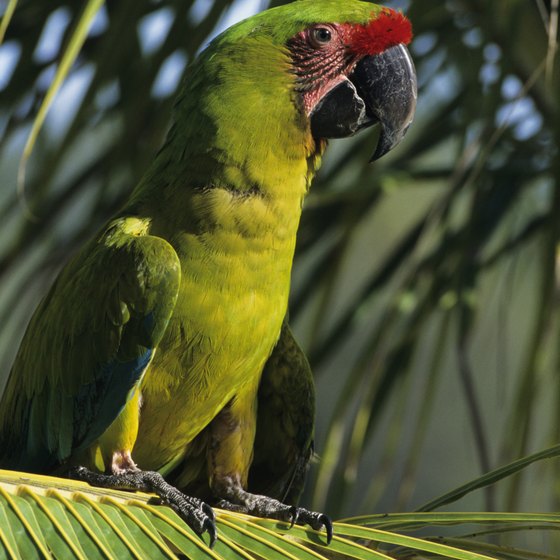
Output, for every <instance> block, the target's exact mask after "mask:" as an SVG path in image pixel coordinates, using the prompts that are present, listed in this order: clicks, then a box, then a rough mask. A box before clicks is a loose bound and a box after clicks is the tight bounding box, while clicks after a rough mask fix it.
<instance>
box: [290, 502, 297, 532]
mask: <svg viewBox="0 0 560 560" xmlns="http://www.w3.org/2000/svg"><path fill="white" fill-rule="evenodd" d="M289 513H290V518H291V519H290V529H291V528H292V527H293V526H294V525H295V524H296V523H297V520H298V508H297V507H296V506H292V507H291V508H290V510H289Z"/></svg>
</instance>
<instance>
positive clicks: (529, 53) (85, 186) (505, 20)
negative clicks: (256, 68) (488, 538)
mask: <svg viewBox="0 0 560 560" xmlns="http://www.w3.org/2000/svg"><path fill="white" fill-rule="evenodd" d="M280 3H282V2H271V3H270V2H267V1H264V0H263V1H255V0H237V1H227V0H215V1H213V0H195V1H189V0H162V1H155V0H152V1H150V0H142V1H140V0H112V1H110V2H107V3H106V4H103V5H102V6H101V8H100V10H99V11H98V12H97V15H96V17H95V19H94V21H93V24H92V26H91V28H90V29H89V32H88V35H87V39H86V41H85V43H84V45H83V48H82V50H81V52H80V53H79V56H78V58H77V60H76V62H75V64H74V65H73V66H72V69H71V71H70V73H69V75H68V77H67V78H66V80H65V82H64V84H63V86H62V88H61V90H60V92H59V93H58V95H57V97H56V98H55V100H54V103H53V105H52V107H51V110H50V112H49V114H48V116H47V119H46V122H45V126H44V127H43V129H42V130H41V132H40V134H39V136H38V139H37V143H36V145H35V147H34V151H33V153H32V155H31V157H30V160H29V162H28V165H27V167H26V179H25V190H24V191H23V190H22V189H21V188H20V189H18V187H17V172H18V165H19V163H20V158H21V154H22V150H23V146H24V144H25V141H26V139H27V137H28V135H29V132H30V130H31V126H32V122H33V119H34V118H35V116H36V114H37V110H38V107H39V106H40V103H41V101H42V99H43V98H44V96H45V93H46V91H47V88H48V86H49V84H50V83H51V81H52V79H53V76H54V74H55V71H56V68H57V64H58V63H59V61H60V57H61V54H62V52H63V51H64V49H65V47H66V46H67V42H68V40H69V37H70V36H71V34H72V33H73V31H74V30H75V27H76V24H77V21H78V19H79V17H80V14H81V12H82V9H83V7H84V4H85V3H82V2H79V1H77V0H67V1H65V0H41V1H40V2H37V1H31V0H20V2H19V4H18V7H17V10H16V11H15V13H14V16H13V19H12V21H11V23H10V25H9V27H8V29H7V32H6V35H5V37H4V42H3V44H2V45H1V46H0V181H1V185H2V188H1V189H0V372H2V373H0V390H1V387H2V385H3V381H4V379H5V376H6V374H7V372H8V371H9V367H10V364H11V361H12V359H13V356H14V353H15V351H16V349H17V345H18V342H19V339H20V337H21V336H22V332H23V329H24V328H25V326H26V324H27V321H28V320H29V317H30V314H31V313H32V311H33V309H34V308H35V306H36V305H37V303H38V301H39V299H40V298H41V297H42V296H43V295H44V293H45V291H46V290H47V288H48V287H49V285H50V283H51V282H52V279H53V276H54V275H55V274H56V272H57V270H58V269H59V268H60V266H61V265H62V264H63V263H64V262H65V261H66V260H67V259H68V257H69V255H70V254H72V252H73V251H74V250H75V249H76V248H77V247H78V246H79V245H81V244H82V243H83V242H84V241H85V240H86V239H87V238H88V237H89V236H91V235H92V234H93V232H95V231H96V230H97V228H99V227H100V226H101V225H102V224H103V222H104V221H105V220H106V219H107V218H108V217H109V216H110V215H111V213H112V212H114V211H115V210H116V209H117V208H118V207H119V205H120V204H121V203H122V202H123V200H124V199H125V198H126V196H127V194H128V193H129V192H130V191H131V189H132V187H133V186H134V184H135V183H136V182H137V181H138V179H139V178H140V177H141V176H142V173H143V171H144V170H145V168H146V166H147V165H148V162H149V161H150V159H151V157H152V156H153V154H154V153H155V152H156V151H157V149H158V147H159V146H160V144H161V142H162V139H163V137H164V135H165V132H166V129H167V126H168V124H169V121H168V119H169V115H170V108H171V105H172V102H173V95H174V93H175V91H176V88H177V87H178V84H179V83H180V79H181V76H182V74H183V72H184V69H185V67H186V65H187V64H188V62H189V60H191V59H192V58H193V57H194V56H195V55H196V53H197V52H198V51H199V50H200V49H202V48H203V47H204V45H205V44H207V42H208V41H209V39H210V38H211V37H212V36H214V35H215V34H216V33H218V32H219V31H220V30H222V29H224V28H225V27H227V26H229V25H230V24H232V23H233V22H235V21H237V20H238V19H241V18H242V17H245V16H247V15H250V14H252V13H254V12H257V11H259V10H261V9H264V8H266V7H268V6H269V5H270V4H280ZM386 4H387V5H389V6H391V7H395V8H401V9H404V10H405V11H406V13H407V14H408V16H409V17H410V18H411V20H412V22H413V25H414V29H415V39H414V42H413V44H412V46H411V52H412V54H413V57H414V59H415V62H416V65H417V70H418V79H419V87H420V91H419V104H418V111H417V117H416V121H415V123H414V125H413V127H412V129H411V130H410V132H409V134H408V136H407V138H406V140H405V141H404V142H403V144H402V145H401V146H400V147H399V148H398V149H396V150H395V151H394V152H392V153H391V154H390V155H389V156H387V157H385V158H383V159H382V160H381V161H379V162H376V163H375V164H373V165H371V164H368V163H367V162H368V159H369V156H370V155H371V153H372V152H373V148H374V145H375V142H376V138H375V134H372V133H371V132H370V133H365V134H360V135H359V136H357V137H356V138H354V139H351V140H343V141H336V142H333V143H332V144H331V147H330V149H329V151H328V153H327V157H326V158H325V162H324V166H323V169H322V171H321V174H320V176H319V177H318V178H317V180H316V181H315V183H314V185H313V189H312V192H311V193H310V195H309V198H308V200H307V203H306V208H305V212H304V215H303V219H302V224H301V228H300V235H299V244H298V249H297V256H296V261H295V267H294V275H293V288H292V295H293V297H292V301H291V321H292V324H293V325H294V327H295V330H296V333H297V334H298V337H299V339H300V340H301V342H302V344H303V346H304V348H305V349H306V350H307V352H308V354H309V356H310V359H311V362H312V365H313V368H314V371H315V375H316V379H317V391H318V418H317V437H316V447H317V451H318V454H319V457H320V460H319V462H318V463H317V464H316V465H314V467H313V468H312V471H311V473H310V478H309V483H308V487H307V490H306V498H305V502H306V503H307V504H308V505H312V507H314V508H317V509H324V510H326V511H328V512H329V513H330V514H332V515H333V516H334V517H339V516H343V515H350V514H353V515H355V514H359V513H362V512H374V511H399V510H401V511H402V510H409V509H414V508H417V507H420V506H421V504H422V503H424V502H425V501H427V500H429V499H430V498H432V497H434V496H436V495H438V494H441V493H443V492H445V491H446V490H448V489H450V488H452V487H454V486H458V485H459V484H461V483H463V482H465V481H467V480H469V479H472V478H476V477H477V476H479V475H480V474H481V473H483V472H486V471H488V470H491V469H493V468H496V467H497V466H499V465H502V464H504V463H507V462H510V461H512V460H514V459H516V458H518V457H521V456H524V455H527V454H529V453H532V452H535V451H537V450H540V449H542V448H545V447H548V446H551V445H553V444H555V443H558V442H560V418H559V416H560V406H559V399H560V375H559V372H560V363H559V362H560V344H559V342H560V322H559V320H558V316H559V313H558V304H559V296H560V293H559V287H560V286H559V277H558V275H559V273H560V268H559V266H558V262H557V249H558V241H559V237H560V184H559V178H560V155H559V153H558V146H559V145H560V142H559V141H560V111H559V101H560V68H559V63H558V58H557V57H556V56H555V54H556V45H557V26H558V0H492V1H491V2H490V1H487V0H412V1H409V2H407V1H396V0H395V1H392V2H390V1H388V2H386ZM1 6H2V2H1V1H0V7H1ZM5 7H6V2H5V5H4V8H5ZM263 63H264V61H263ZM559 475H560V463H559V461H558V460H551V461H548V462H545V463H540V464H538V465H536V466H533V467H531V468H530V469H529V470H527V471H526V472H525V473H524V474H523V475H522V476H521V475H520V476H518V477H516V478H515V479H512V480H509V481H506V482H502V483H500V484H499V485H497V486H496V487H494V488H491V489H488V490H487V491H480V492H478V493H475V494H471V495H469V496H467V498H466V499H465V500H464V501H463V502H460V503H459V504H458V505H456V506H455V507H458V508H460V509H463V510H468V509H472V510H475V509H486V510H492V509H497V510H511V511H515V510H526V511H530V510H536V511H552V510H554V509H558V508H559V506H560V503H559V502H560V485H559V484H558V481H559V480H560V477H559Z"/></svg>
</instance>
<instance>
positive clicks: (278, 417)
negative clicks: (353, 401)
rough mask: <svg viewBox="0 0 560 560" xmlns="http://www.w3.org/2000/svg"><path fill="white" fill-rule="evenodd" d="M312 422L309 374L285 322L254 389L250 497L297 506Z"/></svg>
mask: <svg viewBox="0 0 560 560" xmlns="http://www.w3.org/2000/svg"><path fill="white" fill-rule="evenodd" d="M314 417H315V385H314V382H313V374H312V372H311V368H310V366H309V362H308V361H307V358H306V356H305V354H304V353H303V351H302V350H301V348H300V347H299V345H298V344H297V342H296V341H295V339H294V336H293V334H292V332H291V330H290V327H289V326H288V323H287V322H286V321H285V322H284V325H283V327H282V331H281V333H280V338H279V340H278V342H277V344H276V346H275V348H274V350H273V351H272V354H271V356H270V357H269V359H268V361H267V363H266V365H265V368H264V370H263V375H262V379H261V384H260V387H259V394H258V416H257V433H256V437H255V447H254V460H253V463H252V466H251V470H250V473H249V490H250V491H251V492H255V493H259V494H265V495H266V496H270V497H273V498H276V499H278V500H280V501H282V502H284V503H290V504H297V502H298V500H299V497H300V494H301V492H302V491H303V484H304V480H305V474H306V472H307V465H308V463H309V460H310V459H311V457H312V455H313V430H314Z"/></svg>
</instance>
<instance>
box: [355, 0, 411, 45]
mask: <svg viewBox="0 0 560 560" xmlns="http://www.w3.org/2000/svg"><path fill="white" fill-rule="evenodd" d="M347 25H348V24H347ZM349 27H350V29H348V31H349V32H348V33H345V34H344V35H345V36H346V37H347V41H348V42H347V46H348V48H349V49H350V50H351V51H352V52H353V53H355V54H357V55H360V56H366V55H369V56H373V55H376V54H380V53H382V52H383V51H385V50H386V49H388V48H389V47H394V46H395V45H399V44H400V43H403V44H405V45H408V43H410V41H411V40H412V25H411V23H410V21H409V20H408V19H407V18H406V16H404V15H403V14H402V13H400V12H397V11H395V10H391V9H390V8H385V9H384V10H383V11H382V12H381V13H380V14H379V16H378V17H377V18H375V19H373V20H372V21H370V22H369V23H366V24H365V25H361V24H358V25H356V24H354V25H351V26H350V25H349Z"/></svg>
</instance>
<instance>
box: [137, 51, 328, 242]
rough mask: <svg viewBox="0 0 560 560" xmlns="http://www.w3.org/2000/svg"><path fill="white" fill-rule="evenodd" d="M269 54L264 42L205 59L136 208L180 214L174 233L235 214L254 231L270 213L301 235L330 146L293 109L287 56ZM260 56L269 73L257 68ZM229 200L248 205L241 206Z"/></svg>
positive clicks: (241, 225) (143, 184) (201, 227)
mask: <svg viewBox="0 0 560 560" xmlns="http://www.w3.org/2000/svg"><path fill="white" fill-rule="evenodd" d="M265 48H266V46H263V45H262V44H261V43H258V44H257V45H255V52H253V53H251V49H250V48H245V49H243V52H242V54H239V53H235V52H233V53H228V52H226V53H225V54H223V55H217V54H216V55H212V54H211V53H210V54H208V53H207V54H205V53H203V54H202V55H201V59H200V60H199V61H198V62H197V63H195V65H194V66H193V68H192V69H191V72H190V74H189V76H188V79H187V82H186V85H185V88H184V90H183V92H182V93H181V95H180V97H179V99H178V101H177V104H176V107H175V120H174V124H173V126H172V127H171V129H170V131H169V134H168V137H167V140H166V143H165V145H164V146H163V148H162V149H161V151H160V152H159V154H158V156H157V158H156V160H155V162H154V164H153V166H152V168H151V169H150V171H149V172H148V173H147V175H146V176H145V177H144V179H143V181H142V182H141V184H140V185H139V187H138V188H137V189H136V191H135V193H134V195H133V198H132V201H131V202H132V203H133V204H134V205H136V207H138V205H139V203H140V204H141V205H142V206H144V207H145V208H150V209H153V208H154V207H157V206H159V207H160V208H161V209H162V211H164V210H165V214H166V216H169V213H170V212H172V213H173V214H174V220H173V221H174V222H175V224H174V227H176V228H177V227H179V228H183V229H184V228H186V229H188V230H190V231H191V232H193V233H204V232H205V231H208V230H212V229H213V228H215V227H220V222H221V221H223V220H230V221H231V220H232V219H233V218H232V216H231V212H232V211H233V210H234V209H235V210H236V211H237V213H238V215H237V216H236V217H235V221H236V223H237V224H238V225H239V228H240V229H241V230H246V229H247V228H249V229H251V230H255V235H257V230H258V222H259V220H261V221H262V224H261V225H262V227H265V228H270V227H272V226H271V223H270V217H269V216H268V215H267V213H270V212H272V214H276V215H277V216H278V219H279V220H280V219H281V217H282V216H284V221H286V220H287V221H289V222H292V223H290V224H289V229H291V230H292V231H291V232H290V233H291V234H293V235H294V236H295V233H296V230H297V225H298V223H299V216H300V214H301V206H302V202H303V198H304V196H305V194H306V193H307V190H308V188H309V185H310V183H311V180H312V178H313V176H314V174H315V172H316V170H317V169H318V167H319V165H320V161H321V155H322V152H323V150H324V147H325V145H324V144H325V143H324V142H316V141H315V140H314V139H313V137H312V135H311V132H310V127H309V122H308V120H307V119H306V118H305V117H304V116H303V115H302V113H301V111H300V110H299V108H298V107H296V101H295V94H294V89H293V88H294V83H293V81H294V77H293V74H292V73H291V72H290V66H289V64H290V63H289V60H288V59H287V55H286V53H285V52H284V51H282V50H280V49H278V48H276V47H275V48H269V49H268V50H269V52H268V53H266V52H263V49H265ZM259 60H266V61H267V63H266V67H262V66H261V67H255V61H259ZM255 68H256V69H257V70H258V77H257V76H255V74H256V73H257V72H256V70H255ZM232 200H236V201H237V202H239V201H243V202H244V204H236V205H235V208H234V207H233V206H232V204H231V201H232ZM142 202H144V204H142ZM253 203H254V204H253ZM251 206H254V208H250V207H251ZM251 210H253V211H254V213H253V214H251ZM177 222H183V223H182V224H180V223H177ZM287 226H288V224H282V225H281V228H282V229H283V230H285V229H286V227H287ZM193 230H194V231H193Z"/></svg>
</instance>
